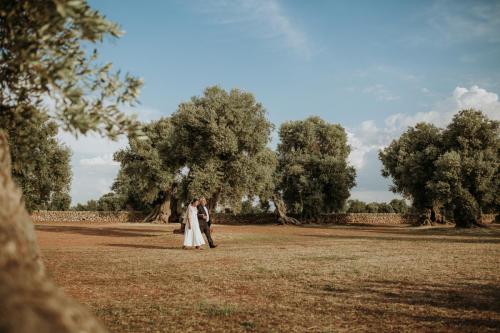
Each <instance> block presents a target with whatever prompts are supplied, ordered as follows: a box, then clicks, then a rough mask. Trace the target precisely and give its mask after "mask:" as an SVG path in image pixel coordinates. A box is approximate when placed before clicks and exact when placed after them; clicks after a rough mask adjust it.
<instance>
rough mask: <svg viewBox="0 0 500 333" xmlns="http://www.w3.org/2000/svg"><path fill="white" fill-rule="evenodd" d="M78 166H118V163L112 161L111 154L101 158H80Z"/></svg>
mask: <svg viewBox="0 0 500 333" xmlns="http://www.w3.org/2000/svg"><path fill="white" fill-rule="evenodd" d="M80 165H82V166H118V165H120V163H118V162H116V161H114V160H113V155H112V154H104V155H101V156H96V157H92V158H82V159H80Z"/></svg>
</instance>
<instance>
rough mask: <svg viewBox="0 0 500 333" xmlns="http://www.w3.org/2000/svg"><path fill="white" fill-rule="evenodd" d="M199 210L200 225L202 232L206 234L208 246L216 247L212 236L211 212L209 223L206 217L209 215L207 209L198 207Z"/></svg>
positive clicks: (201, 206)
mask: <svg viewBox="0 0 500 333" xmlns="http://www.w3.org/2000/svg"><path fill="white" fill-rule="evenodd" d="M197 208H198V222H199V223H200V229H201V232H202V233H204V234H205V236H207V241H208V245H210V247H214V241H213V240H212V235H211V234H210V225H211V224H212V223H211V220H212V218H211V213H210V211H209V212H208V221H207V220H206V219H205V217H204V215H207V213H206V212H205V208H204V207H203V205H198V207H197ZM207 210H208V207H207Z"/></svg>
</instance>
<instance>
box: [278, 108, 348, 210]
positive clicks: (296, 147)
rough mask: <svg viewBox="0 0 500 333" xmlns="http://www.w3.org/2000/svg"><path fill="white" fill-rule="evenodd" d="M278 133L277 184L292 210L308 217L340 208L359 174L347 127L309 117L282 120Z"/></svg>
mask: <svg viewBox="0 0 500 333" xmlns="http://www.w3.org/2000/svg"><path fill="white" fill-rule="evenodd" d="M279 137H280V143H279V145H278V163H279V164H278V174H279V177H280V179H279V183H278V188H279V189H280V190H281V191H282V193H283V199H284V201H285V203H286V205H287V206H288V208H289V210H290V211H291V212H292V213H295V214H300V215H302V216H305V217H311V216H317V215H319V214H321V213H331V212H338V211H340V210H341V209H342V208H343V207H344V205H345V203H346V200H347V199H348V198H349V195H350V189H351V188H352V187H354V185H355V180H354V179H355V176H356V172H355V169H354V168H353V167H352V166H350V165H349V164H348V162H347V157H348V155H349V152H350V148H349V146H348V145H347V135H346V132H345V130H344V128H342V127H341V126H340V125H337V124H329V123H327V122H325V121H324V120H322V119H320V118H319V117H310V118H307V119H305V120H299V121H289V122H285V123H283V124H282V125H281V127H280V130H279Z"/></svg>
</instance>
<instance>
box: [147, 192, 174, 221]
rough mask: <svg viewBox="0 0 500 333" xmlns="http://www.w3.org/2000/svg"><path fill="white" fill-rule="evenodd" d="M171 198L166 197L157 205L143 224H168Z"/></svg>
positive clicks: (170, 212)
mask: <svg viewBox="0 0 500 333" xmlns="http://www.w3.org/2000/svg"><path fill="white" fill-rule="evenodd" d="M170 206H171V197H170V195H167V196H166V197H165V199H164V200H162V202H160V203H159V204H157V205H156V206H155V208H153V210H152V211H151V213H149V214H148V215H147V216H146V217H145V218H144V221H143V222H152V223H168V221H169V218H170V215H171V214H172V209H171V207H170Z"/></svg>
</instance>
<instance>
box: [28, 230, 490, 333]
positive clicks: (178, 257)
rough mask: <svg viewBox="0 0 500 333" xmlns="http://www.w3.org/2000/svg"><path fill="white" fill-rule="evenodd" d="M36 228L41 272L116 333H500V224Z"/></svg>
mask: <svg viewBox="0 0 500 333" xmlns="http://www.w3.org/2000/svg"><path fill="white" fill-rule="evenodd" d="M175 228H177V225H151V224H83V223H57V224H55V223H45V224H37V225H36V230H37V235H38V239H39V243H40V246H41V248H42V252H43V256H44V261H45V263H46V265H47V268H48V270H49V272H50V274H51V275H52V277H53V278H54V279H55V280H56V282H57V283H58V284H59V285H60V286H62V287H63V288H64V290H65V291H66V293H68V294H70V295H71V296H73V297H75V298H76V299H78V300H79V301H81V302H82V303H85V304H87V305H88V306H89V307H90V308H91V310H92V311H93V312H94V313H95V314H96V315H97V316H98V317H99V318H100V319H101V320H102V321H103V322H104V323H105V325H106V326H107V327H108V328H109V329H110V330H111V331H112V332H499V331H500V228H499V227H498V226H493V227H491V228H489V229H473V230H456V229H454V228H451V227H439V228H416V227H410V226H402V225H397V226H396V225H393V226H391V225H383V226H368V225H366V226H332V227H324V226H321V227H318V226H316V227H314V226H309V227H295V226H229V225H224V226H216V228H215V233H214V235H213V236H214V239H215V241H216V243H218V244H219V247H218V248H216V249H209V248H207V247H205V248H204V249H203V250H182V249H181V244H182V235H177V234H173V232H172V231H173V229H175Z"/></svg>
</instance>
